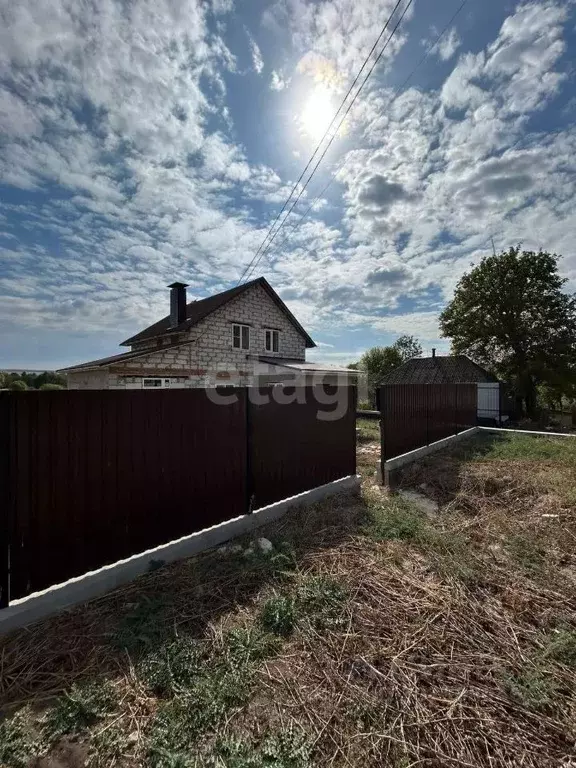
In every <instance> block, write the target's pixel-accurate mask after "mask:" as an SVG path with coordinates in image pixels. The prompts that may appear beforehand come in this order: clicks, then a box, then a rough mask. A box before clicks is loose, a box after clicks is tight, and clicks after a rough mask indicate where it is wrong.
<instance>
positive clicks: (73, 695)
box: [46, 681, 118, 739]
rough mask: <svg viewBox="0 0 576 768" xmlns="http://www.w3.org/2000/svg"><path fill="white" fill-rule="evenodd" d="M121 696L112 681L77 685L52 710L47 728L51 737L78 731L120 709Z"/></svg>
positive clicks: (47, 721)
mask: <svg viewBox="0 0 576 768" xmlns="http://www.w3.org/2000/svg"><path fill="white" fill-rule="evenodd" d="M117 703H118V699H117V696H116V692H115V690H114V687H113V686H112V685H111V683H109V682H108V681H103V682H88V683H83V684H80V685H78V684H74V685H73V686H72V688H71V689H70V690H69V691H67V692H66V693H64V694H63V695H62V696H60V697H59V698H58V699H57V700H56V703H55V705H54V707H53V708H52V709H51V710H50V711H49V713H48V715H47V718H46V728H47V731H48V733H49V734H50V735H51V738H52V739H54V738H58V737H59V736H62V735H64V734H78V733H81V732H82V731H84V730H86V729H87V728H89V727H90V726H92V725H94V724H95V723H97V722H99V721H100V720H102V719H103V718H105V717H107V716H108V715H110V714H112V713H113V712H114V710H115V709H116V706H117Z"/></svg>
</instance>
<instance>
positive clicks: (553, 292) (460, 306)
mask: <svg viewBox="0 0 576 768" xmlns="http://www.w3.org/2000/svg"><path fill="white" fill-rule="evenodd" d="M559 258H560V257H559V256H557V255H556V254H550V253H548V252H545V251H539V252H538V253H535V252H534V251H520V248H519V247H518V248H510V250H508V251H503V252H502V253H500V254H497V255H494V256H487V257H485V258H484V259H482V261H481V262H480V264H478V266H476V267H474V268H473V269H472V270H471V271H470V272H468V273H467V274H465V275H464V276H463V277H462V278H461V280H460V282H459V283H458V285H457V287H456V290H455V293H454V298H453V299H452V301H451V302H450V304H449V305H448V306H447V307H446V309H445V310H444V311H443V312H442V314H441V315H440V327H441V329H442V333H443V335H444V336H448V337H450V338H451V339H452V349H453V351H454V353H456V354H466V355H468V356H469V357H471V358H472V359H473V360H474V361H476V362H477V363H479V364H480V365H482V366H484V367H485V368H488V369H491V370H493V371H494V372H495V373H496V374H498V375H499V376H500V377H501V378H503V379H505V380H507V381H509V382H510V383H511V384H512V386H513V388H514V391H515V393H516V395H517V397H518V398H519V399H522V400H523V402H524V403H525V406H526V410H527V411H528V413H529V415H533V413H534V409H535V405H536V392H537V386H538V385H540V384H546V385H548V386H549V387H553V388H555V389H556V390H558V389H560V390H562V389H566V390H568V389H571V388H573V387H574V383H575V382H576V297H575V296H573V295H569V294H567V293H565V292H564V291H563V286H564V285H565V283H566V280H565V279H563V278H562V277H560V275H559V274H558V261H559Z"/></svg>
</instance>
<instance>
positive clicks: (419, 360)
mask: <svg viewBox="0 0 576 768" xmlns="http://www.w3.org/2000/svg"><path fill="white" fill-rule="evenodd" d="M497 381H498V379H497V378H496V377H495V376H493V375H492V374H491V373H488V371H486V370H485V369H484V368H482V367H480V366H479V365H477V364H476V363H475V362H473V361H472V360H470V358H469V357H466V355H450V356H447V357H438V356H436V357H415V358H414V359H412V360H408V362H406V363H403V364H402V365H400V366H398V368H395V369H394V370H393V371H391V372H390V373H389V374H388V375H387V376H384V378H383V379H382V380H381V381H380V383H381V384H442V383H444V384H474V383H477V382H497Z"/></svg>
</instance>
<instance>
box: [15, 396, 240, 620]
mask: <svg viewBox="0 0 576 768" xmlns="http://www.w3.org/2000/svg"><path fill="white" fill-rule="evenodd" d="M236 392H237V395H238V396H237V397H236V398H234V402H233V403H230V404H227V405H220V404H215V403H213V402H211V401H210V400H209V399H208V398H207V397H206V392H205V390H202V389H198V390H168V391H161V392H152V393H151V392H138V391H130V392H121V391H117V392H114V391H103V390H98V391H70V392H67V391H65V392H50V393H47V392H22V393H10V394H9V395H7V396H4V395H3V396H2V398H1V400H0V425H2V426H5V425H6V424H9V429H8V432H9V437H6V434H4V433H2V437H1V440H2V444H1V445H0V448H2V451H1V452H0V465H1V466H0V472H3V473H4V475H5V477H2V480H4V479H6V481H7V482H6V484H5V486H6V487H4V488H3V489H2V503H3V506H2V521H3V523H5V524H7V526H8V529H9V530H8V534H9V540H10V596H11V597H12V598H18V597H23V596H24V595H27V594H29V593H30V592H34V591H37V590H40V589H43V588H45V587H48V586H50V585H52V584H56V583H60V582H62V581H65V580H67V579H69V578H71V577H73V576H78V575H81V574H83V573H86V572H87V571H89V570H93V569H96V568H99V567H101V566H103V565H106V564H108V563H113V562H115V561H116V560H118V559H121V558H124V557H128V556H130V555H133V554H136V553H138V552H142V551H143V550H145V549H147V548H151V547H155V546H158V545H160V544H163V543H166V542H168V541H171V540H173V539H175V538H178V537H180V536H184V535H186V534H189V533H192V532H194V531H198V530H201V529H202V528H206V527H208V526H210V525H215V524H216V523H219V522H222V521H223V520H226V519H229V518H232V517H236V516H238V515H241V514H243V513H244V512H245V511H246V466H247V454H246V397H245V391H244V390H237V391H236ZM6 443H8V444H7V445H5V444H6ZM6 454H7V455H6ZM2 459H3V461H2ZM1 533H2V531H1V530H0V588H2V584H3V583H4V581H5V578H3V573H4V572H3V566H4V563H5V560H4V555H3V541H5V537H4V539H3V538H2V536H1ZM0 599H1V600H4V601H5V599H6V597H5V592H4V590H3V591H2V593H0ZM1 604H2V603H0V605H1Z"/></svg>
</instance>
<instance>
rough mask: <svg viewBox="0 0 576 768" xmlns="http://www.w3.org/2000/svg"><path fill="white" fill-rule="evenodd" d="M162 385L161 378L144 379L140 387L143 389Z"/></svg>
mask: <svg viewBox="0 0 576 768" xmlns="http://www.w3.org/2000/svg"><path fill="white" fill-rule="evenodd" d="M161 386H162V379H144V381H143V382H142V387H143V388H144V389H156V387H161Z"/></svg>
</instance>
